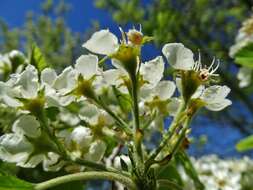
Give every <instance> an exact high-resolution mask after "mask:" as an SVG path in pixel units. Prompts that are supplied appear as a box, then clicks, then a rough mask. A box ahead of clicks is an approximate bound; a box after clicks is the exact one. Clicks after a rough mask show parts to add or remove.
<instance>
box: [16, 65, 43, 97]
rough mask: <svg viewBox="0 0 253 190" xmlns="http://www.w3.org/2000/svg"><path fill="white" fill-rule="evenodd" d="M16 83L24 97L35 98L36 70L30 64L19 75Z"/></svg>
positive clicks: (36, 87)
mask: <svg viewBox="0 0 253 190" xmlns="http://www.w3.org/2000/svg"><path fill="white" fill-rule="evenodd" d="M16 85H18V86H19V85H20V87H21V94H22V95H23V97H24V98H35V97H36V96H37V91H38V88H39V83H38V72H37V70H36V68H35V67H34V66H32V65H28V66H27V67H26V68H25V70H24V71H23V72H22V73H21V74H20V75H19V77H18V80H17V82H16Z"/></svg>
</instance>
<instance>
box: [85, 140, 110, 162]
mask: <svg viewBox="0 0 253 190" xmlns="http://www.w3.org/2000/svg"><path fill="white" fill-rule="evenodd" d="M106 147H107V146H106V143H105V142H104V141H102V140H95V141H94V142H93V143H91V144H90V147H89V151H88V153H86V154H85V155H84V156H83V158H84V159H86V160H90V161H94V162H99V161H100V160H101V159H102V158H103V156H104V154H105V151H106Z"/></svg>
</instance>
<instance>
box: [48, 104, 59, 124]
mask: <svg viewBox="0 0 253 190" xmlns="http://www.w3.org/2000/svg"><path fill="white" fill-rule="evenodd" d="M59 113H60V111H59V108H57V107H49V108H46V115H47V117H48V118H49V119H50V120H52V121H56V120H57V116H58V114H59Z"/></svg>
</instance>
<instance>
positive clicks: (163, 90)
mask: <svg viewBox="0 0 253 190" xmlns="http://www.w3.org/2000/svg"><path fill="white" fill-rule="evenodd" d="M175 89H176V85H175V83H174V82H172V81H168V80H163V81H160V82H158V83H157V85H156V86H155V87H154V88H152V89H146V88H143V89H141V91H140V95H141V98H142V100H143V101H145V102H150V101H152V100H154V99H159V100H168V99H169V98H171V96H172V95H173V94H174V92H175Z"/></svg>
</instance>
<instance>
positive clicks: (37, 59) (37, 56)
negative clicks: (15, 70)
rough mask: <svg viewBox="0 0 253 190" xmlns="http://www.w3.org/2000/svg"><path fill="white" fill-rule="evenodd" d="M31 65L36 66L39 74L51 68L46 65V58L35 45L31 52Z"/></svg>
mask: <svg viewBox="0 0 253 190" xmlns="http://www.w3.org/2000/svg"><path fill="white" fill-rule="evenodd" d="M29 63H30V64H31V65H34V66H35V67H36V68H37V69H38V71H39V72H41V71H42V70H43V69H45V68H46V67H48V66H49V65H48V64H47V63H46V60H45V57H44V56H43V54H42V52H41V50H40V48H39V47H38V46H37V45H35V44H33V45H32V47H31V50H30V54H29Z"/></svg>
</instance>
